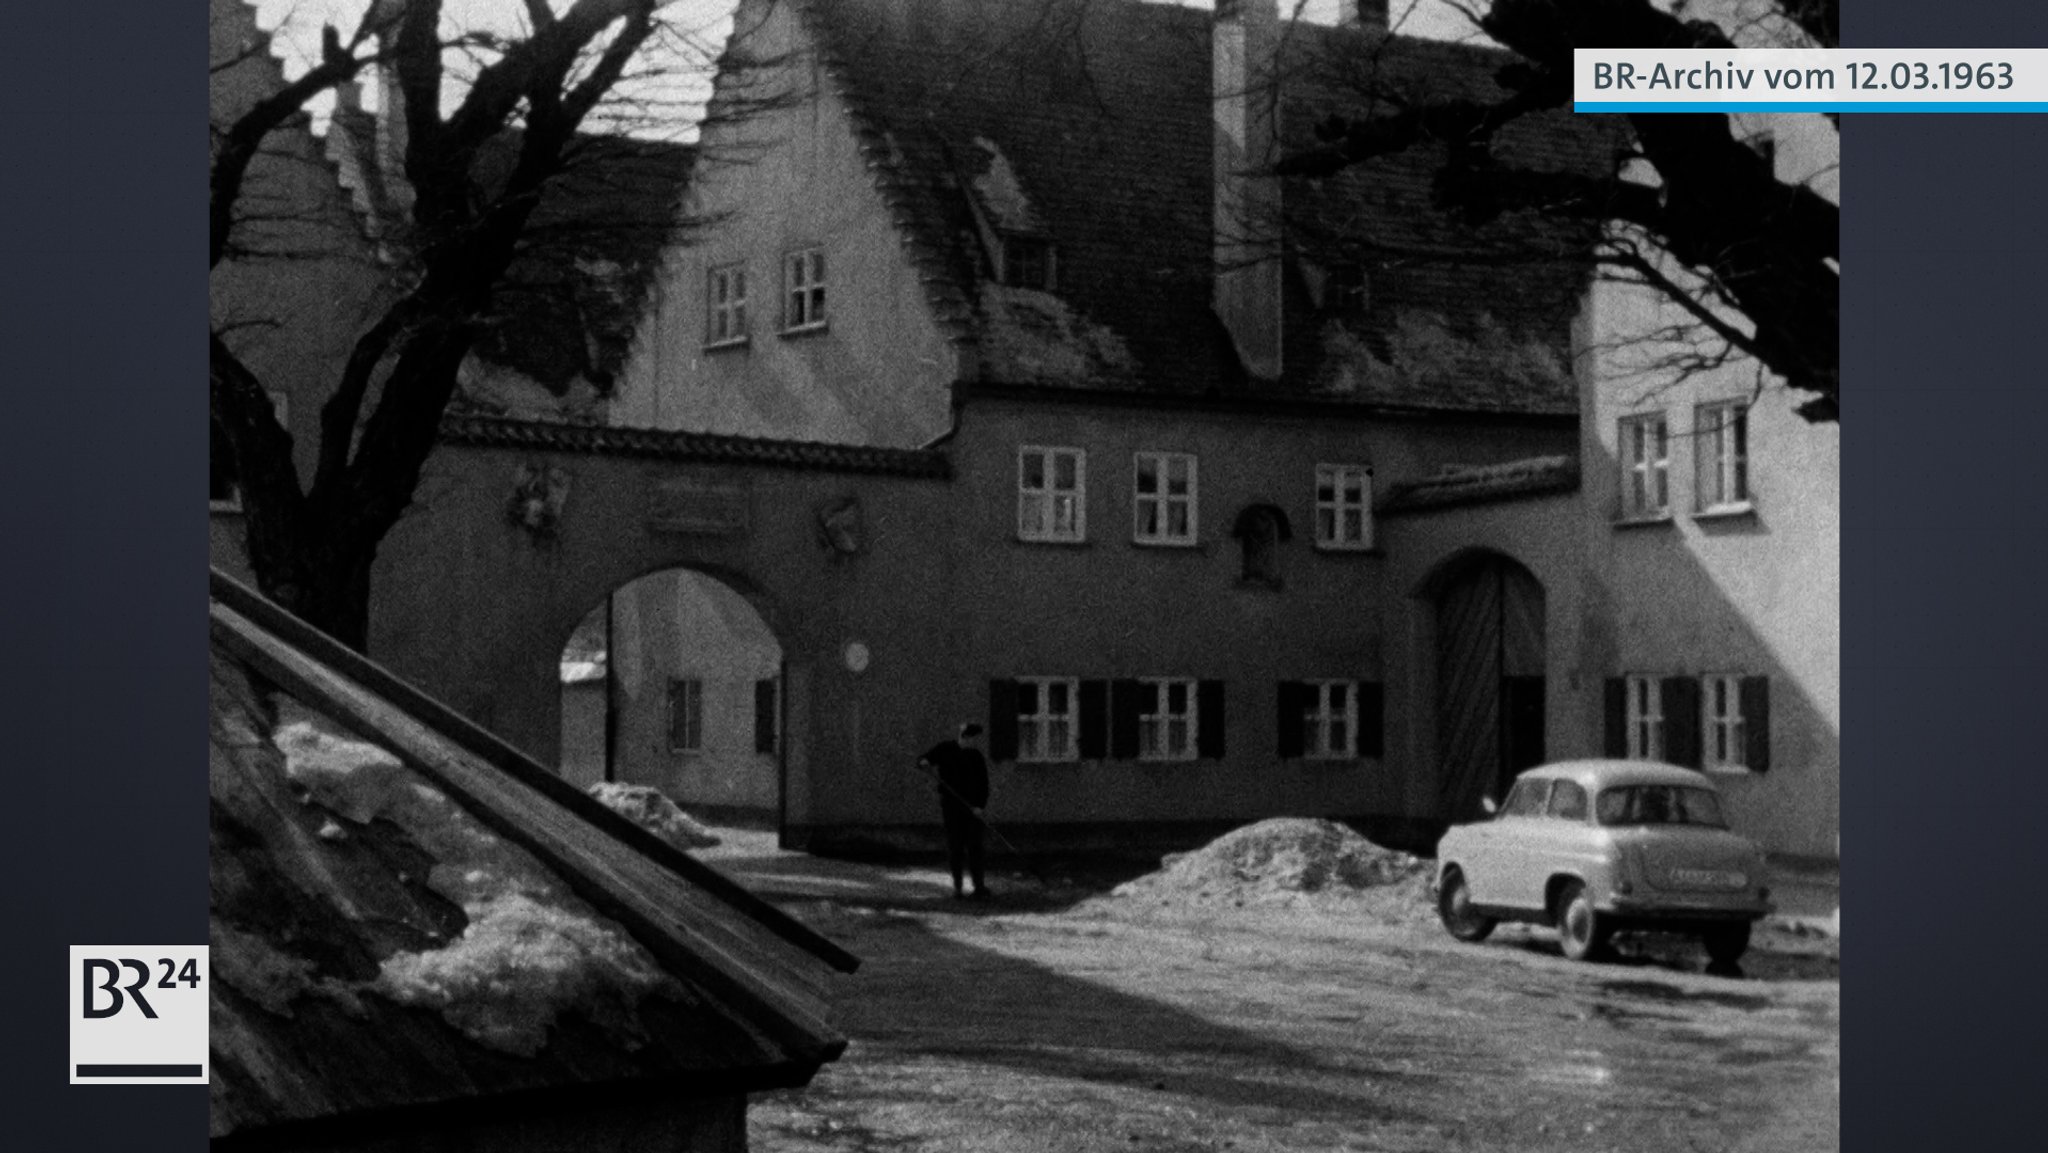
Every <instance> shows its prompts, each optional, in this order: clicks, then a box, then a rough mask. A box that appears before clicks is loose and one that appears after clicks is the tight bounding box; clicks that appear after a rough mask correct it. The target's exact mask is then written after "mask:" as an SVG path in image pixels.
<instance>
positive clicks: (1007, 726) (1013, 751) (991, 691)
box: [988, 680, 1017, 761]
mask: <svg viewBox="0 0 2048 1153" xmlns="http://www.w3.org/2000/svg"><path fill="white" fill-rule="evenodd" d="M988 757H989V760H992V761H1014V760H1016V759H1017V682H1016V681H1010V680H992V681H990V682H989V683H988Z"/></svg>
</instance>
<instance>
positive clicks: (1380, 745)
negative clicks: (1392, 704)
mask: <svg viewBox="0 0 2048 1153" xmlns="http://www.w3.org/2000/svg"><path fill="white" fill-rule="evenodd" d="M1386 696H1387V694H1386V688H1385V686H1383V685H1381V684H1380V683H1379V682H1377V681H1360V682H1358V755H1359V756H1361V757H1380V756H1384V755H1386V751H1387V740H1386V724H1387V699H1386Z"/></svg>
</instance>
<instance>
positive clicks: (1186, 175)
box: [799, 0, 1605, 413]
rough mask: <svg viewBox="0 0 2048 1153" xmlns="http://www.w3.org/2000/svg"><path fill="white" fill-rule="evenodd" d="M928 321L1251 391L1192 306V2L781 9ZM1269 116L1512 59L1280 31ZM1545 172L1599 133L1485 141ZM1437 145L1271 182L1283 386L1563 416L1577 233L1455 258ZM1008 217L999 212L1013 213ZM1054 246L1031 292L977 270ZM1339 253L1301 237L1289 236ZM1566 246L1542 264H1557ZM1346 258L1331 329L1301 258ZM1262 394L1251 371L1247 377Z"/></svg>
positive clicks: (1025, 369) (1201, 265) (1197, 201)
mask: <svg viewBox="0 0 2048 1153" xmlns="http://www.w3.org/2000/svg"><path fill="white" fill-rule="evenodd" d="M799 6H800V11H801V12H802V13H803V16H804V19H805V20H806V21H807V24H808V26H809V27H810V28H811V29H812V32H813V36H814V39H815V41H816V43H817V47H818V52H819V55H820V57H821V58H822V60H823V61H824V63H825V66H826V68H827V70H828V72H829V73H830V75H831V76H832V77H833V79H834V80H835V81H836V84H837V87H838V89H839V91H840V93H841V95H842V96H843V97H844V99H845V101H846V103H847V105H848V107H849V109H850V111H851V114H852V116H853V118H854V120H855V123H856V125H857V131H858V133H859V135H860V142H861V145H862V148H863V151H864V153H865V154H866V157H867V159H868V161H869V164H870V166H871V167H872V168H873V169H874V170H875V173H876V179H877V182H878V184H879V186H880V188H881V190H882V192H883V194H884V196H885V197H886V198H887V200H888V201H889V204H890V207H891V210H892V212H893V214H894V215H895V218H896V221H897V223H898V226H899V228H900V229H901V230H902V232H903V234H904V237H905V240H906V243H907V246H908V247H909V250H910V251H911V253H912V256H913V258H914V259H915V260H916V261H917V262H918V264H919V266H920V268H921V270H922V271H923V273H924V274H925V277H926V280H927V284H928V287H929V292H930V297H931V300H932V303H933V307H934V312H935V314H936V315H937V316H938V317H939V319H940V320H941V321H942V322H944V323H949V324H951V325H953V326H955V327H956V329H957V330H958V331H959V332H960V333H961V334H962V335H963V336H966V337H970V338H972V339H974V340H975V341H976V344H977V346H978V350H979V353H980V356H979V360H980V365H981V373H982V375H983V377H984V378H985V379H990V380H995V381H1000V382H1003V383H1017V384H1062V383H1065V384H1085V386H1087V387H1093V388H1103V387H1111V388H1138V389H1153V390H1169V391H1185V392H1197V393H1216V392H1229V391H1239V390H1244V389H1247V388H1249V387H1252V386H1251V385H1250V384H1248V382H1247V381H1246V380H1245V378H1244V376H1243V373H1242V371H1241V370H1240V369H1239V367H1238V366H1237V363H1236V358H1235V355H1234V353H1233V351H1232V349H1231V346H1230V343H1229V341H1228V339H1227V336H1226V335H1225V333H1224V331H1223V329H1222V326H1221V324H1220V323H1219V322H1218V321H1217V320H1216V319H1215V317H1214V314H1213V312H1212V310H1211V307H1210V296H1211V275H1212V259H1213V257H1212V251H1211V237H1212V228H1213V211H1214V210H1213V206H1212V194H1211V181H1212V172H1213V159H1212V156H1211V148H1212V131H1213V130H1212V121H1213V113H1214V109H1213V105H1212V100H1211V68H1212V62H1211V27H1212V25H1211V20H1212V17H1211V14H1210V13H1209V12H1208V11H1205V10H1197V9H1187V8H1179V7H1172V6H1167V5H1161V4H1152V3H1141V2H1137V0H1032V2H1031V3H1016V2H1015V0H799ZM1286 37H1287V39H1286V42H1285V45H1284V47H1283V53H1282V63H1283V68H1282V72H1283V75H1284V76H1285V77H1286V78H1287V79H1286V83H1285V85H1284V87H1283V92H1284V93H1286V103H1285V111H1284V113H1283V117H1282V122H1283V126H1284V127H1283V131H1285V132H1287V133H1288V134H1289V135H1290V136H1293V137H1296V138H1300V137H1302V136H1304V135H1305V134H1306V133H1307V132H1308V130H1309V127H1310V126H1311V125H1312V124H1313V123H1315V122H1317V121H1319V120H1321V119H1323V118H1324V117H1326V116H1327V115H1329V114H1330V113H1332V112H1340V111H1341V112H1344V113H1346V114H1351V115H1356V114H1357V113H1358V112H1359V111H1360V110H1361V109H1363V108H1364V107H1366V99H1365V98H1364V97H1363V96H1361V95H1360V93H1359V91H1358V88H1357V85H1358V83H1359V82H1360V81H1361V79H1363V78H1365V76H1364V73H1363V72H1362V71H1361V70H1362V69H1365V68H1366V67H1367V66H1368V63H1369V66H1370V68H1371V70H1372V71H1371V76H1370V78H1371V79H1373V80H1374V81H1375V82H1376V83H1377V84H1378V88H1376V89H1375V90H1376V91H1377V90H1381V89H1384V88H1385V87H1386V86H1388V85H1390V84H1391V85H1392V86H1393V87H1396V88H1400V87H1408V88H1414V87H1417V86H1427V87H1428V88H1429V90H1430V91H1432V92H1441V91H1446V90H1454V91H1456V92H1459V93H1462V94H1474V95H1484V94H1486V93H1487V92H1489V91H1491V90H1492V86H1493V83H1494V82H1493V79H1492V76H1493V73H1494V72H1495V71H1496V70H1497V69H1498V68H1499V66H1500V65H1501V64H1502V63H1503V62H1505V60H1506V59H1508V57H1506V55H1505V54H1503V53H1501V52H1499V51H1497V50H1487V49H1481V48H1476V47H1472V46H1466V45H1456V44H1447V43H1441V42H1433V41H1420V40H1413V39H1409V38H1405V37H1392V38H1387V37H1382V36H1378V35H1376V34H1372V33H1365V32H1360V31H1358V30H1354V29H1333V28H1324V27H1317V26H1309V25H1294V26H1291V27H1290V29H1289V30H1288V31H1287V32H1286ZM1499 147H1500V148H1501V149H1502V150H1503V151H1506V152H1508V153H1510V154H1512V155H1513V156H1514V158H1516V159H1518V160H1529V159H1534V160H1536V161H1538V162H1539V163H1542V164H1545V165H1553V164H1554V165H1557V166H1573V165H1593V164H1598V163H1601V162H1603V161H1604V159H1605V157H1604V155H1603V152H1604V148H1605V145H1604V140H1603V138H1602V137H1601V135H1600V133H1598V132H1597V131H1592V130H1588V129H1587V128H1586V126H1585V125H1583V124H1574V123H1573V122H1571V121H1570V120H1569V118H1568V117H1558V116H1548V117H1539V118H1534V119H1532V120H1531V121H1530V122H1528V123H1525V124H1522V125H1518V126H1516V127H1515V128H1514V129H1512V130H1510V131H1509V132H1508V133H1507V134H1506V135H1505V136H1504V137H1503V138H1502V140H1501V142H1500V146H1499ZM1441 157H1442V153H1441V150H1440V149H1438V148H1418V149H1413V150H1410V151H1409V152H1405V153H1401V154H1398V155H1395V156H1391V157H1387V158H1384V159H1382V160H1379V161H1376V162H1374V163H1372V164H1369V165H1365V166H1362V167H1360V168H1358V169H1354V170H1352V171H1350V172H1347V173H1345V174H1343V175H1341V176H1339V177H1335V178H1331V179H1328V180H1323V181H1319V182H1311V181H1307V180H1294V181H1290V182H1289V183H1288V185H1287V186H1286V192H1285V195H1286V200H1287V212H1288V220H1289V224H1288V228H1289V235H1290V243H1291V255H1292V256H1293V257H1294V258H1295V259H1293V260H1292V261H1291V262H1290V268H1291V272H1290V276H1289V284H1288V317H1289V322H1288V329H1287V351H1288V361H1289V364H1290V369H1289V371H1288V374H1287V378H1286V379H1285V380H1284V381H1283V382H1282V384H1281V386H1280V387H1281V388H1283V389H1285V390H1287V391H1290V392H1292V393H1295V394H1297V395H1318V396H1323V397H1327V398H1331V399H1338V400H1346V399H1348V400H1358V401H1367V402H1375V401H1376V402H1381V403H1395V404H1401V405H1403V406H1405V407H1424V408H1446V409H1466V410H1488V411H1533V412H1551V413H1555V412H1569V411H1573V410H1575V406H1576V398H1575V395H1574V392H1573V388H1572V385H1571V381H1570V374H1569V359H1568V344H1569V335H1568V333H1569V318H1570V316H1571V314H1572V312H1573V311H1574V310H1575V308H1576V303H1577V301H1576V293H1577V290H1578V288H1579V287H1580V286H1581V285H1582V284H1583V280H1584V266H1583V264H1582V263H1580V262H1578V260H1577V256H1576V254H1578V253H1583V252H1584V251H1585V241H1586V239H1587V237H1586V236H1585V234H1584V233H1583V231H1576V232H1575V231H1573V230H1561V229H1555V228H1552V229H1549V230H1548V231H1545V230H1544V229H1543V228H1542V227H1541V226H1539V225H1536V224H1532V223H1531V222H1529V221H1527V220H1515V221H1510V222H1506V223H1504V224H1503V225H1502V226H1501V227H1500V228H1498V229H1496V230H1495V233H1496V234H1497V235H1507V234H1512V235H1514V236H1516V237H1518V238H1519V239H1521V240H1525V241H1529V242H1530V243H1531V245H1532V246H1533V247H1534V248H1535V249H1536V250H1538V251H1542V252H1547V253H1548V256H1549V258H1550V263H1548V264H1547V265H1543V266H1538V267H1537V268H1535V269H1532V268H1530V267H1529V266H1524V265H1517V264H1513V263H1510V264H1505V265H1504V264H1502V263H1500V262H1499V260H1498V259H1497V258H1494V259H1489V260H1488V261H1487V262H1485V263H1475V262H1472V261H1452V260H1449V259H1446V257H1448V256H1449V255H1450V254H1452V253H1455V252H1457V251H1462V250H1465V249H1468V248H1470V247H1472V245H1470V244H1469V243H1467V241H1469V239H1470V238H1469V237H1467V236H1466V235H1465V233H1464V230H1463V229H1461V228H1460V227H1459V225H1458V224H1456V223H1455V222H1453V221H1450V220H1448V219H1446V218H1445V216H1444V214H1443V213H1442V212H1441V211H1439V210H1438V209H1436V208H1434V207H1433V206H1432V205H1431V204H1430V200H1429V189H1430V185H1431V182H1432V180H1433V179H1434V174H1435V172H1436V169H1437V167H1438V166H1439V163H1440V161H1441ZM1020 206H1021V208H1022V209H1024V210H1025V211H1024V214H1023V215H1021V216H1020V214H1019V211H1018V210H1019V208H1020ZM1020 219H1022V220H1025V221H1026V223H1025V224H1024V225H1023V229H1022V230H1024V231H1030V232H1035V233H1038V234H1040V235H1043V236H1045V237H1046V238H1049V239H1051V240H1052V241H1053V242H1054V243H1055V244H1056V246H1057V247H1056V254H1057V277H1056V281H1057V284H1056V289H1055V292H1053V293H1051V294H1046V293H1041V292H1035V291H1031V290H1029V289H1017V288H1007V287H1002V286H999V285H996V284H994V283H993V282H992V280H991V278H990V270H991V266H992V263H993V254H992V253H991V252H989V251H988V248H989V236H990V234H991V232H992V231H995V232H1000V231H1001V230H1003V228H1004V227H1005V225H1006V224H1007V225H1008V226H1009V227H1011V228H1012V229H1015V228H1016V226H1017V221H1018V220H1020ZM1336 240H1342V241H1343V242H1344V244H1343V246H1342V248H1343V250H1342V251H1341V252H1339V251H1317V250H1314V249H1312V248H1311V245H1312V244H1313V245H1317V246H1321V248H1323V249H1325V250H1328V249H1334V248H1336V247H1339V246H1338V245H1336V244H1335V241H1336ZM1560 256H1563V257H1564V258H1565V259H1564V260H1563V261H1562V262H1559V260H1558V258H1559V257H1560ZM1340 260H1341V261H1344V262H1347V263H1348V262H1356V263H1359V264H1361V265H1363V266H1364V267H1365V268H1366V270H1367V273H1368V277H1369V291H1370V296H1371V301H1372V306H1371V308H1370V310H1369V312H1368V314H1367V316H1366V318H1365V319H1364V320H1363V321H1360V322H1357V323H1350V324H1342V323H1339V324H1331V323H1329V322H1328V318H1327V317H1326V316H1323V315H1321V314H1319V312H1318V310H1317V308H1316V306H1315V303H1314V297H1315V296H1316V292H1315V287H1316V286H1315V285H1314V284H1313V283H1312V282H1311V281H1312V278H1313V277H1314V275H1315V273H1316V271H1317V268H1318V266H1319V265H1321V266H1327V265H1329V264H1330V263H1331V262H1333V261H1340ZM1260 387H1270V386H1260Z"/></svg>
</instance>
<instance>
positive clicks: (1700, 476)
mask: <svg viewBox="0 0 2048 1153" xmlns="http://www.w3.org/2000/svg"><path fill="white" fill-rule="evenodd" d="M1693 427H1694V436H1693V463H1694V466H1695V473H1696V475H1695V477H1694V481H1695V486H1694V489H1693V492H1694V495H1695V496H1696V498H1697V505H1698V509H1699V511H1701V512H1713V511H1716V510H1734V509H1742V508H1747V507H1748V506H1749V408H1748V406H1746V405H1744V404H1742V403H1741V402H1739V401H1735V402H1728V403H1722V404H1703V405H1701V406H1700V408H1699V413H1698V420H1697V422H1696V423H1695V424H1694V426H1693Z"/></svg>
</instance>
